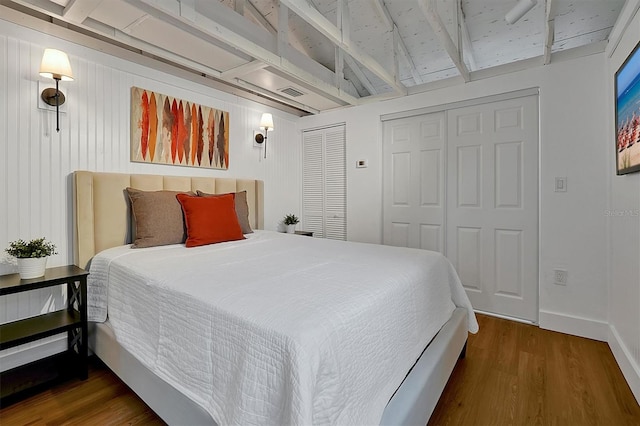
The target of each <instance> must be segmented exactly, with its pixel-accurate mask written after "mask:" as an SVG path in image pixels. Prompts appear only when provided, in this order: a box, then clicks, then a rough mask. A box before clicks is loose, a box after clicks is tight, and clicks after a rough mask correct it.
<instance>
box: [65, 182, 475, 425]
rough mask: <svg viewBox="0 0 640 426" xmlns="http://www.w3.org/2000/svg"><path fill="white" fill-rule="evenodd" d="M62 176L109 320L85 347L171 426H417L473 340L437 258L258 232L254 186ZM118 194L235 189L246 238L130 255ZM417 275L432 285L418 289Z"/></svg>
mask: <svg viewBox="0 0 640 426" xmlns="http://www.w3.org/2000/svg"><path fill="white" fill-rule="evenodd" d="M73 180H74V210H75V215H74V220H75V227H74V229H75V242H76V244H74V254H75V259H76V264H77V265H78V266H80V267H85V268H86V267H89V265H90V267H91V272H92V276H93V280H94V283H95V286H96V288H99V286H100V285H104V286H105V287H104V288H102V289H101V290H94V293H95V294H97V295H102V296H96V297H94V299H95V300H94V305H99V304H100V303H108V307H107V305H106V304H105V305H104V313H106V310H107V309H108V310H109V318H108V319H107V318H106V315H104V314H101V312H100V309H98V308H96V309H95V312H94V318H93V319H94V320H96V322H93V323H92V325H91V329H90V334H89V343H90V347H91V349H92V350H93V352H95V353H96V355H97V356H98V357H99V358H100V359H101V360H102V361H104V362H105V364H106V365H107V366H108V367H109V368H110V369H111V370H113V371H114V372H115V373H116V374H117V375H118V376H119V377H120V378H121V379H122V380H123V381H124V382H125V383H127V384H128V385H129V386H130V387H131V388H132V389H133V390H134V392H136V393H137V394H138V395H139V396H140V397H141V398H142V399H143V400H144V401H145V402H146V403H147V404H148V405H149V406H150V407H151V408H152V409H153V410H154V411H155V412H156V413H157V414H158V415H159V416H160V417H162V418H163V419H164V420H165V421H167V423H169V424H216V422H218V423H220V424H228V423H243V424H248V423H254V424H265V423H268V424H274V423H288V424H310V423H313V424H349V423H351V424H357V423H367V424H375V423H380V424H426V422H427V421H428V418H429V416H430V414H431V412H432V411H433V408H434V407H435V405H436V403H437V401H438V398H439V396H440V394H441V392H442V389H443V388H444V385H445V384H446V381H447V379H448V377H449V375H450V373H451V371H452V370H453V368H454V366H455V364H456V361H457V360H458V357H459V356H461V355H464V348H465V344H466V338H467V333H468V331H473V332H475V331H476V330H477V323H476V322H475V318H474V317H473V312H472V311H471V309H470V304H469V303H468V299H466V295H465V294H464V291H463V290H462V287H461V286H460V284H459V280H458V279H457V275H456V274H455V271H453V268H452V267H451V265H450V264H449V263H448V262H447V261H446V260H443V259H444V258H443V257H442V256H440V255H437V254H435V253H425V252H423V251H419V250H410V249H398V248H388V247H384V246H377V245H365V244H357V243H346V242H335V241H328V240H320V239H312V238H308V237H300V236H292V235H284V234H277V233H274V232H269V231H260V230H261V229H262V228H263V227H264V225H263V198H264V195H263V193H264V188H263V183H262V182H261V181H255V180H241V179H220V178H196V177H166V176H164V177H163V176H155V175H128V174H115V173H94V172H86V171H79V172H75V173H74V179H73ZM126 187H133V188H137V189H140V190H147V191H151V190H176V191H196V190H200V191H203V192H208V193H227V192H236V191H246V192H247V204H248V206H249V222H250V224H251V227H252V228H253V229H255V230H256V232H254V233H253V234H250V235H247V239H246V240H243V241H234V242H229V243H221V244H215V245H212V246H205V247H197V248H193V249H186V248H185V247H183V246H180V245H169V246H163V247H154V248H150V249H131V248H130V247H129V246H127V245H126V244H127V243H128V242H130V240H131V234H132V231H131V226H132V225H131V221H130V219H129V217H130V212H129V210H128V209H129V207H128V203H127V201H126V197H125V195H124V192H123V191H124V189H125V188H126ZM186 253H188V254H186ZM277 258H283V259H287V260H288V261H289V263H288V264H285V265H284V266H283V265H282V264H277V263H276V262H277ZM394 258H395V259H396V260H393V261H392V259H394ZM309 259H311V260H313V261H314V262H315V263H308V262H307V261H308V260H309ZM403 262H404V264H403ZM386 263H389V264H390V265H396V264H398V267H399V268H400V269H399V270H398V271H399V272H397V271H395V270H393V269H392V267H391V266H388V267H387V266H385V267H380V266H379V265H381V264H386ZM202 264H205V265H207V267H205V268H204V270H203V269H202V268H199V265H202ZM415 264H420V267H417V268H415V271H414V269H412V268H413V266H412V265H415ZM393 267H395V266H393ZM376 268H377V269H376ZM207 269H209V270H211V271H214V274H213V276H211V275H210V272H208V271H207ZM423 270H424V271H425V272H424V273H425V274H431V275H433V277H434V279H433V280H429V281H433V284H429V285H418V284H416V283H414V281H416V279H415V278H416V277H414V275H416V274H421V273H422V272H421V271H423ZM185 271H188V273H186V272H185ZM386 275H388V276H387V277H386V278H384V276H386ZM185 276H186V277H187V278H188V279H184V277H185ZM385 280H386V281H389V282H392V283H394V285H395V286H396V287H398V288H400V289H402V290H401V291H396V290H394V293H391V292H390V291H391V290H389V289H388V287H389V285H388V283H386V281H385ZM436 281H448V283H446V284H442V285H440V284H436ZM203 283H207V285H203ZM228 283H233V284H234V285H233V286H231V285H228ZM423 287H433V288H432V289H431V290H429V291H431V292H433V291H435V294H433V295H431V294H432V293H430V295H429V300H431V298H433V302H429V303H431V305H429V309H423V308H422V307H420V303H422V302H420V303H418V302H414V300H423V299H427V298H426V297H424V296H422V292H423V291H424V292H426V291H427V290H423ZM434 289H435V290H434ZM260 291H263V292H264V293H263V294H259V292H260ZM438 293H439V294H440V295H437V294H438ZM301 295H302V296H301ZM437 297H444V298H448V300H447V301H445V302H437V300H438V299H437ZM284 300H287V303H288V304H287V305H280V303H281V301H284ZM454 301H455V303H454ZM90 306H91V302H90ZM281 306H286V309H283V308H282V307H281ZM426 311H428V313H425V312H426ZM192 313H195V316H193V317H192V316H188V315H191V314H192ZM436 314H437V316H438V317H439V318H438V319H434V320H429V321H427V320H426V316H427V315H436ZM101 315H102V316H101ZM396 323H399V325H397V324H396ZM394 327H396V328H394ZM376 333H377V334H376ZM407 333H408V334H409V335H408V336H405V335H404V334H407ZM116 336H117V337H116ZM223 342H224V343H223ZM336 348H337V349H336ZM394 351H395V353H394ZM354 357H355V358H354ZM354 359H355V360H356V361H355V362H354ZM416 360H417V361H416ZM390 362H391V364H390ZM396 364H398V365H400V364H402V365H403V367H402V368H401V370H402V371H398V370H397V369H392V368H389V365H396ZM196 366H197V368H195V367H196ZM276 389H277V391H275V390H276Z"/></svg>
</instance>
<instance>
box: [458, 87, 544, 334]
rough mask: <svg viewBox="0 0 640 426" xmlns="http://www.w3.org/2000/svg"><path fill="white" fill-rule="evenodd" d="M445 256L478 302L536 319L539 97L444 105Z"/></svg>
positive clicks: (481, 307)
mask: <svg viewBox="0 0 640 426" xmlns="http://www.w3.org/2000/svg"><path fill="white" fill-rule="evenodd" d="M447 127H448V132H447V134H448V144H447V149H448V155H447V157H448V160H447V257H448V258H449V260H450V261H451V262H452V263H453V265H454V266H455V267H456V270H457V271H458V275H459V276H460V279H461V281H462V283H463V285H464V288H465V289H466V291H467V294H468V295H469V298H470V299H471V303H472V305H473V307H474V308H475V309H478V310H482V311H487V312H493V313H498V314H503V315H508V316H512V317H517V318H523V319H526V320H531V321H534V322H535V321H537V319H538V315H537V313H538V98H537V96H528V97H523V98H516V99H511V100H506V101H499V102H493V103H490V104H484V105H476V106H470V107H465V108H459V109H455V110H450V111H448V112H447Z"/></svg>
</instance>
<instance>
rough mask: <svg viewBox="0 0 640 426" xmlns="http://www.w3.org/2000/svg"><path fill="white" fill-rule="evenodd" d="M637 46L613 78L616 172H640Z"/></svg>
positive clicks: (639, 77)
mask: <svg viewBox="0 0 640 426" xmlns="http://www.w3.org/2000/svg"><path fill="white" fill-rule="evenodd" d="M639 47H640V43H638V44H637V45H636V47H635V48H634V49H633V51H632V52H631V54H630V55H629V57H628V58H627V59H626V60H625V61H624V63H623V64H622V66H621V67H620V69H619V70H618V71H617V72H616V75H615V97H616V99H615V105H616V172H617V174H618V175H624V174H627V173H633V172H638V171H640V50H639V49H638V48H639Z"/></svg>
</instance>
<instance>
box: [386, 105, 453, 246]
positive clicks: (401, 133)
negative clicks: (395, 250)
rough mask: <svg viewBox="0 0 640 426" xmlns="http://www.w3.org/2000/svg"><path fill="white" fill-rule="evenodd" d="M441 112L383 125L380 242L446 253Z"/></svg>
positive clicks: (443, 118)
mask: <svg viewBox="0 0 640 426" xmlns="http://www.w3.org/2000/svg"><path fill="white" fill-rule="evenodd" d="M445 139H446V126H445V114H444V113H443V112H438V113H433V114H426V115H421V116H417V117H408V118H401V119H396V120H391V121H386V122H385V123H384V144H383V145H384V148H383V150H384V153H383V158H384V160H383V163H384V165H383V167H384V176H385V178H384V195H383V196H384V201H383V204H384V209H383V217H384V219H383V220H384V225H383V243H384V244H387V245H394V246H402V247H413V248H422V249H427V250H434V251H439V252H442V253H444V249H445V247H444V241H445V240H444V206H445V197H444V195H445V192H444V188H445V186H444V177H445V170H444V158H445V152H444V141H445Z"/></svg>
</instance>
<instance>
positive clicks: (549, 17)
mask: <svg viewBox="0 0 640 426" xmlns="http://www.w3.org/2000/svg"><path fill="white" fill-rule="evenodd" d="M545 15H546V16H545V17H546V19H545V24H544V27H545V35H544V54H543V55H542V57H543V63H544V64H545V65H547V64H549V63H550V62H551V48H552V47H553V42H554V39H555V27H556V23H555V22H556V21H555V19H556V2H555V1H554V0H546V4H545Z"/></svg>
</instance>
